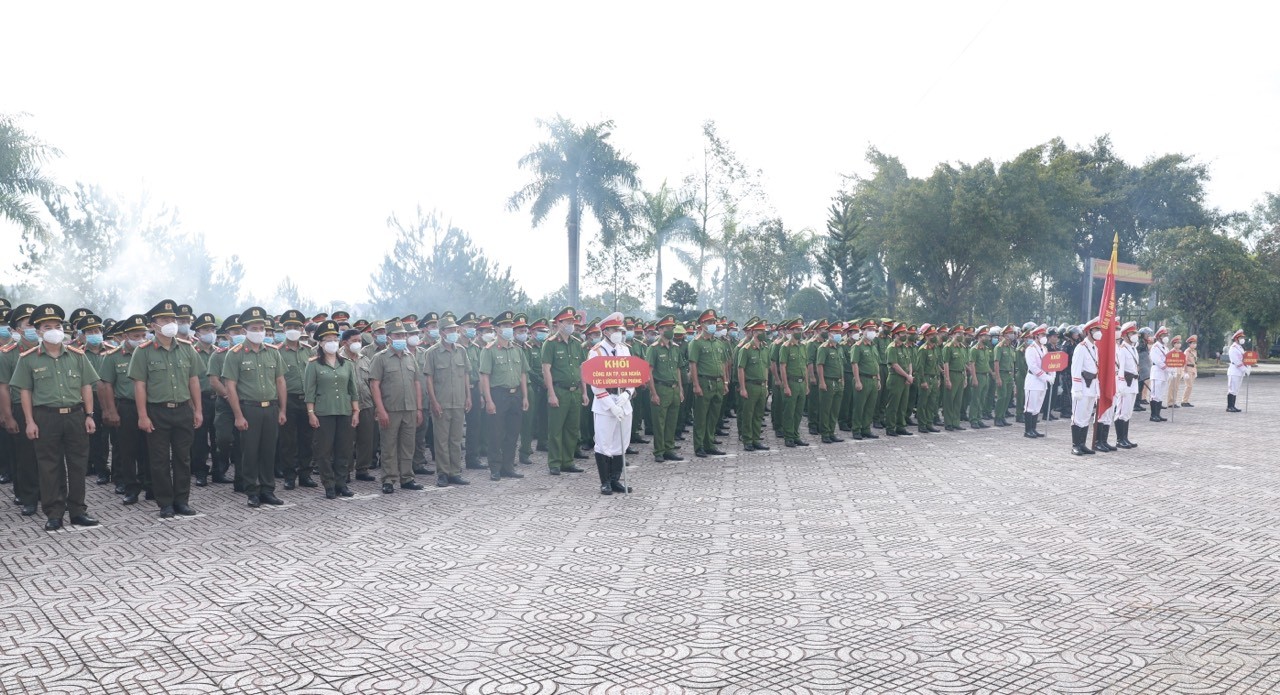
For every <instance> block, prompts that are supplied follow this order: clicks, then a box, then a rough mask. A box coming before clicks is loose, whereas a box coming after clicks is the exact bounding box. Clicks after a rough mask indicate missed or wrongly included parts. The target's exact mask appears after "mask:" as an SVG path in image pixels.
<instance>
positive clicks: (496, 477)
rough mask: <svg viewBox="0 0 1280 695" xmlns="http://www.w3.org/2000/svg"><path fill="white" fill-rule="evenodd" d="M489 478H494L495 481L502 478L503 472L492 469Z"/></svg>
mask: <svg viewBox="0 0 1280 695" xmlns="http://www.w3.org/2000/svg"><path fill="white" fill-rule="evenodd" d="M489 480H493V481H498V480H502V474H501V473H498V472H497V471H491V472H490V473H489Z"/></svg>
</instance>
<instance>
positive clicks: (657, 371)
mask: <svg viewBox="0 0 1280 695" xmlns="http://www.w3.org/2000/svg"><path fill="white" fill-rule="evenodd" d="M680 352H681V350H680V346H678V345H674V344H673V345H663V344H662V343H660V342H659V343H657V344H656V345H653V346H652V347H650V348H649V349H648V351H647V352H646V353H645V357H644V359H645V361H646V362H648V363H649V370H650V371H651V372H652V374H653V380H654V381H656V382H658V383H662V384H665V385H668V386H674V385H675V383H676V381H678V380H679V379H680V359H681V358H680Z"/></svg>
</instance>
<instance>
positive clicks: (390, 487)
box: [382, 483, 396, 495]
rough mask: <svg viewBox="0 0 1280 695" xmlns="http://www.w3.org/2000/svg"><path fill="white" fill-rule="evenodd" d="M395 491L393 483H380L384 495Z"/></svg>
mask: <svg viewBox="0 0 1280 695" xmlns="http://www.w3.org/2000/svg"><path fill="white" fill-rule="evenodd" d="M395 491H396V486H395V485H392V484H391V483H383V484H382V494H384V495H390V494H391V493H393V492H395Z"/></svg>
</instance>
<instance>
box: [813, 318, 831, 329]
mask: <svg viewBox="0 0 1280 695" xmlns="http://www.w3.org/2000/svg"><path fill="white" fill-rule="evenodd" d="M829 325H830V324H828V323H827V320H826V319H818V321H817V322H816V323H814V324H813V330H815V331H825V330H827V327H828V326H829Z"/></svg>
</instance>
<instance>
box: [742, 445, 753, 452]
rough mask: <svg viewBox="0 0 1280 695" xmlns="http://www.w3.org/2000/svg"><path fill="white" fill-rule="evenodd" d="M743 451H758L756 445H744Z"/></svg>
mask: <svg viewBox="0 0 1280 695" xmlns="http://www.w3.org/2000/svg"><path fill="white" fill-rule="evenodd" d="M742 450H743V451H755V450H756V445H755V444H743V445H742Z"/></svg>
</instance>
